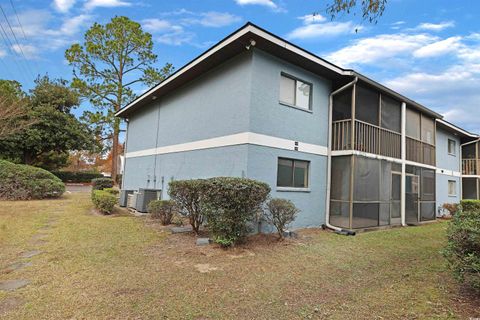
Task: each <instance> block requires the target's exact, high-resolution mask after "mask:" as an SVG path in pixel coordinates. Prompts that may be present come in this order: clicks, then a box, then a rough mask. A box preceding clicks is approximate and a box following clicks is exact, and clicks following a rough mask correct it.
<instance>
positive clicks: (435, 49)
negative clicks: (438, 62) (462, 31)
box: [413, 37, 461, 58]
mask: <svg viewBox="0 0 480 320" xmlns="http://www.w3.org/2000/svg"><path fill="white" fill-rule="evenodd" d="M460 40H461V37H450V38H447V39H444V40H440V41H437V42H434V43H431V44H429V45H426V46H424V47H421V48H419V49H417V50H415V51H414V52H413V56H414V57H416V58H430V57H437V56H441V55H444V54H446V53H451V52H455V51H457V50H458V49H459V47H460V45H461V44H460Z"/></svg>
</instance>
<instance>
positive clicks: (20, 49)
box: [12, 44, 38, 59]
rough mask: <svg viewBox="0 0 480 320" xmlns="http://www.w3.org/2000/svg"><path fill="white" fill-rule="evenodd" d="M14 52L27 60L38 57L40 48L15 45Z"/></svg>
mask: <svg viewBox="0 0 480 320" xmlns="http://www.w3.org/2000/svg"><path fill="white" fill-rule="evenodd" d="M12 50H13V51H14V52H15V53H16V54H18V55H22V54H23V55H24V56H25V58H26V59H35V58H37V57H38V55H37V54H38V48H37V47H34V46H32V45H28V44H14V45H13V46H12Z"/></svg>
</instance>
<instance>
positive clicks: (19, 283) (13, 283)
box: [0, 279, 30, 291]
mask: <svg viewBox="0 0 480 320" xmlns="http://www.w3.org/2000/svg"><path fill="white" fill-rule="evenodd" d="M29 283H30V281H28V280H21V279H20V280H4V281H0V290H3V291H14V290H17V289H20V288H23V287H25V286H26V285H28V284H29Z"/></svg>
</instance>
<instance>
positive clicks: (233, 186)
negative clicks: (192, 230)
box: [202, 177, 270, 247]
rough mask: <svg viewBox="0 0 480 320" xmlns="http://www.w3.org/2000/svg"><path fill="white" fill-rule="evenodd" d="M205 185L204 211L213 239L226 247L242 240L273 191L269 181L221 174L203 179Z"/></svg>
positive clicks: (203, 189)
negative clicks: (264, 181) (221, 175)
mask: <svg viewBox="0 0 480 320" xmlns="http://www.w3.org/2000/svg"><path fill="white" fill-rule="evenodd" d="M202 185H203V186H202V191H203V196H202V200H203V203H204V213H205V216H206V218H207V222H208V229H209V231H210V233H211V234H212V236H213V239H214V241H215V242H217V243H219V244H220V245H222V246H224V247H228V246H231V245H234V244H236V243H239V242H242V241H243V240H244V239H245V237H246V235H247V234H248V233H249V231H250V230H249V223H251V222H253V221H254V220H255V218H256V216H257V214H258V213H259V212H260V210H261V207H262V205H263V203H264V202H265V200H266V199H267V197H268V194H269V193H270V187H269V186H268V184H266V183H263V182H259V181H256V180H252V179H245V178H231V177H218V178H211V179H207V180H204V182H203V184H202Z"/></svg>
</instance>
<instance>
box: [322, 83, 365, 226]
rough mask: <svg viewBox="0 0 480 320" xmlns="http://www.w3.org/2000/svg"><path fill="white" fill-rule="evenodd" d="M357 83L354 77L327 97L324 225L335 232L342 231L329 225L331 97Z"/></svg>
mask: <svg viewBox="0 0 480 320" xmlns="http://www.w3.org/2000/svg"><path fill="white" fill-rule="evenodd" d="M357 81H358V77H355V79H353V81H352V82H349V83H347V84H346V85H344V86H343V87H341V88H339V89H337V90H335V91H334V92H332V93H331V94H330V96H329V103H328V141H327V146H328V148H327V196H326V201H325V202H326V203H325V225H326V226H327V228H329V229H332V230H336V231H343V229H342V228H339V227H335V226H333V225H331V224H330V189H331V183H332V171H331V170H332V115H333V96H334V95H336V94H337V93H340V92H342V91H344V90H345V89H348V88H349V87H350V86H353V85H354V84H356V83H357Z"/></svg>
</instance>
